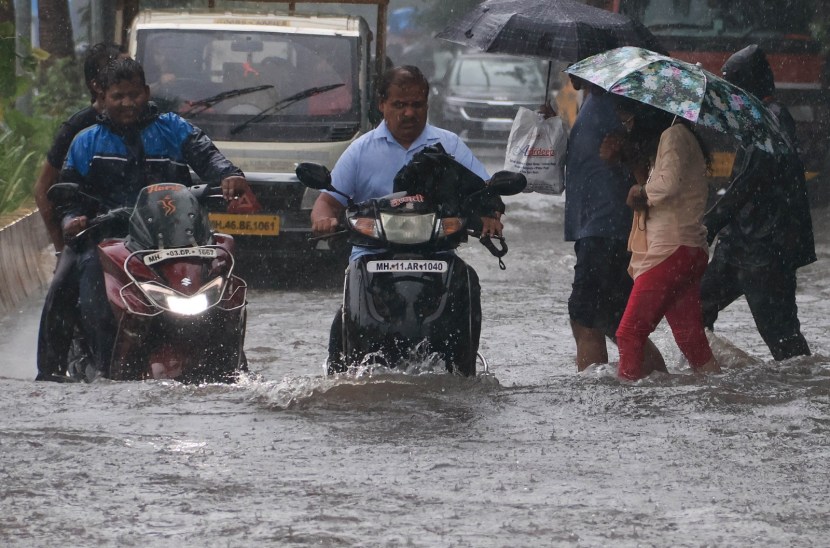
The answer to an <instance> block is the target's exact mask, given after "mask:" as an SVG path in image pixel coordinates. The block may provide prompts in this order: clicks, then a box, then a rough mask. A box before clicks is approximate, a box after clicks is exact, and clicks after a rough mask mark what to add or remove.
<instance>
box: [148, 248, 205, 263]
mask: <svg viewBox="0 0 830 548" xmlns="http://www.w3.org/2000/svg"><path fill="white" fill-rule="evenodd" d="M217 256H218V252H217V251H216V249H214V248H212V247H180V248H176V249H161V250H159V251H155V252H153V253H150V254H149V255H145V256H144V259H143V260H144V264H146V265H147V266H150V265H152V264H156V263H160V262H161V261H166V260H167V259H180V258H182V257H199V258H202V259H215V258H216V257H217Z"/></svg>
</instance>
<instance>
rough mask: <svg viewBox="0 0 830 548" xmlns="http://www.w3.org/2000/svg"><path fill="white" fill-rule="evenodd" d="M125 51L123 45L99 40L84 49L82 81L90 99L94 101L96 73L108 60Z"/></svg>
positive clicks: (117, 56) (112, 59) (116, 57)
mask: <svg viewBox="0 0 830 548" xmlns="http://www.w3.org/2000/svg"><path fill="white" fill-rule="evenodd" d="M126 53H127V49H126V48H125V47H124V46H122V45H120V44H115V43H112V42H99V43H97V44H95V45H93V46H90V47H89V49H87V50H86V53H85V54H84V81H85V82H86V87H87V89H88V90H89V95H90V99H91V101H93V102H94V101H95V97H96V95H97V92H96V91H95V87H94V86H93V83H94V82H96V81H97V80H98V73H100V72H101V70H102V69H103V68H104V67H105V66H107V65H108V64H109V63H110V62H112V61H115V60H116V59H118V58H119V57H120V56H122V55H125V54H126Z"/></svg>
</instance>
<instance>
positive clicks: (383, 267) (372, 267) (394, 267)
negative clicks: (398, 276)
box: [366, 259, 447, 274]
mask: <svg viewBox="0 0 830 548" xmlns="http://www.w3.org/2000/svg"><path fill="white" fill-rule="evenodd" d="M366 269H367V270H368V271H369V272H379V273H384V272H391V273H396V272H412V273H426V274H440V273H442V272H446V271H447V262H446V261H428V260H424V259H406V260H401V261H369V262H367V263H366Z"/></svg>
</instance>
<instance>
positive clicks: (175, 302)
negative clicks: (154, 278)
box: [138, 278, 225, 316]
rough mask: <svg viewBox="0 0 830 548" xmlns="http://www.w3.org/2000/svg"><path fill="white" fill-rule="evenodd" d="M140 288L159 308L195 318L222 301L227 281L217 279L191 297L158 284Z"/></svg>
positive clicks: (153, 283)
mask: <svg viewBox="0 0 830 548" xmlns="http://www.w3.org/2000/svg"><path fill="white" fill-rule="evenodd" d="M138 286H139V287H140V288H141V291H143V292H144V294H145V295H147V297H148V298H149V299H150V300H151V301H153V303H154V304H155V305H156V306H158V307H159V308H162V309H164V310H168V311H170V312H173V313H174V314H181V315H182V316H195V315H196V314H201V313H202V312H204V311H205V310H207V309H208V308H210V307H212V306H214V305H216V303H218V302H219V301H220V300H221V299H222V293H223V292H224V291H225V279H224V278H215V279H213V280H211V282H210V283H208V284H207V285H206V286H205V287H203V288H202V289H201V290H199V292H198V293H196V294H195V295H190V296H188V295H182V294H181V293H179V292H178V291H174V290H172V289H170V288H169V287H165V286H163V285H159V284H158V283H156V282H144V283H139V284H138Z"/></svg>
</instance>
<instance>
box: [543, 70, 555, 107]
mask: <svg viewBox="0 0 830 548" xmlns="http://www.w3.org/2000/svg"><path fill="white" fill-rule="evenodd" d="M552 68H553V61H552V60H550V59H548V78H547V80H546V81H545V97H544V99H542V104H545V103H547V102H548V93H549V90H550V73H551V70H552Z"/></svg>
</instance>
